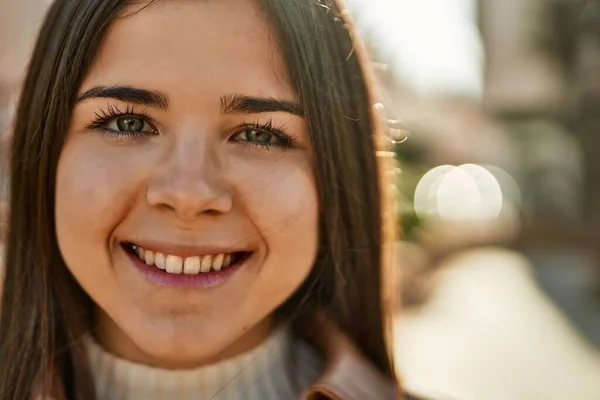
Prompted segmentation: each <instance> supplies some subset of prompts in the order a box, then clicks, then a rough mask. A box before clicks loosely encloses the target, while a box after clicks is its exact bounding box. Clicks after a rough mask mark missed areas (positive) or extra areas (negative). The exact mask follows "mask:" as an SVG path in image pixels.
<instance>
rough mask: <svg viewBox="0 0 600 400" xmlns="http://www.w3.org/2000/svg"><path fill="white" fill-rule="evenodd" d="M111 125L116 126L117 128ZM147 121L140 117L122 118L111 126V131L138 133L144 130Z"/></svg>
mask: <svg viewBox="0 0 600 400" xmlns="http://www.w3.org/2000/svg"><path fill="white" fill-rule="evenodd" d="M111 125H116V126H115V127H113V126H111ZM145 126H146V121H144V120H143V119H141V118H139V117H132V116H131V117H130V116H128V117H120V118H117V119H115V120H114V121H113V123H111V124H110V125H109V129H113V130H116V131H120V132H131V133H138V132H142V131H143V130H144V127H145Z"/></svg>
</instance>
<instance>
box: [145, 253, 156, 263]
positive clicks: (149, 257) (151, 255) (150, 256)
mask: <svg viewBox="0 0 600 400" xmlns="http://www.w3.org/2000/svg"><path fill="white" fill-rule="evenodd" d="M144 261H146V264H147V265H154V252H153V251H151V250H146V251H144Z"/></svg>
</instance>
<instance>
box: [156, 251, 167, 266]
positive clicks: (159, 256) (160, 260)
mask: <svg viewBox="0 0 600 400" xmlns="http://www.w3.org/2000/svg"><path fill="white" fill-rule="evenodd" d="M166 261H167V260H166V259H165V255H164V254H163V253H159V252H156V253H155V254H154V264H156V266H157V267H158V268H159V269H165V263H166Z"/></svg>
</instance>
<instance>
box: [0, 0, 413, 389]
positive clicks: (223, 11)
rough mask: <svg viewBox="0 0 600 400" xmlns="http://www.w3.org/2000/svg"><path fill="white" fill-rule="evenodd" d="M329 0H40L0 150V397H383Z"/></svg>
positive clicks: (376, 212)
mask: <svg viewBox="0 0 600 400" xmlns="http://www.w3.org/2000/svg"><path fill="white" fill-rule="evenodd" d="M368 82H369V79H368V72H367V70H366V60H365V57H364V55H363V51H362V49H361V47H360V46H359V44H358V43H357V42H356V41H355V40H354V39H353V32H352V30H351V29H350V27H349V25H348V21H347V18H346V16H345V14H344V13H343V12H342V8H341V7H340V5H338V4H335V3H333V2H325V1H320V2H319V1H305V0H261V1H259V0H218V1H183V0H169V1H167V0H158V1H151V2H149V1H144V2H140V1H130V2H127V1H125V0H86V1H69V0H60V1H56V2H55V3H54V4H53V5H52V6H51V8H50V11H49V13H48V15H47V18H46V21H45V24H44V26H43V28H42V30H41V33H40V35H39V39H38V42H37V45H36V47H35V50H34V54H33V58H32V61H31V65H30V69H29V72H28V75H27V78H26V81H25V86H24V90H23V94H22V97H21V100H20V106H19V110H18V115H17V121H16V126H15V133H14V139H13V144H12V154H11V157H12V159H11V171H10V173H11V177H12V180H11V190H10V217H9V233H8V241H7V248H6V272H5V276H4V287H3V295H2V296H3V297H2V314H1V321H0V344H1V346H0V358H1V359H2V360H10V361H9V362H2V363H0V364H1V365H0V398H2V399H19V400H20V399H26V398H31V397H32V396H34V397H35V396H41V397H42V398H55V399H69V400H71V399H86V400H88V399H101V400H102V399H154V398H164V399H175V398H177V399H185V398H189V399H192V398H193V399H209V398H215V399H221V398H222V399H245V398H249V399H295V398H305V399H323V398H324V399H391V398H404V396H403V395H402V394H401V390H400V389H399V387H398V385H397V383H396V381H395V373H394V368H393V364H392V361H391V358H390V351H389V348H388V347H389V346H388V345H387V341H386V339H387V336H386V329H387V323H388V314H387V313H386V311H385V309H386V307H384V306H385V304H384V297H385V293H384V292H385V290H384V284H387V283H388V282H387V278H384V266H385V265H388V264H390V263H389V261H390V260H388V259H387V258H386V256H385V255H384V252H385V251H386V249H387V247H386V246H385V244H386V243H387V240H389V239H391V235H390V231H391V230H390V229H387V228H385V227H384V222H383V221H384V220H393V218H384V217H383V216H382V215H383V212H384V210H385V207H384V205H385V204H387V200H386V197H387V194H386V193H385V190H384V189H385V188H387V187H388V186H387V185H385V184H382V183H381V179H382V166H381V165H380V162H379V161H378V159H377V157H376V153H377V149H378V141H379V140H380V139H379V136H378V135H379V130H378V128H377V121H376V116H375V115H374V114H373V111H372V104H374V101H373V97H372V93H371V88H370V85H369V83H368Z"/></svg>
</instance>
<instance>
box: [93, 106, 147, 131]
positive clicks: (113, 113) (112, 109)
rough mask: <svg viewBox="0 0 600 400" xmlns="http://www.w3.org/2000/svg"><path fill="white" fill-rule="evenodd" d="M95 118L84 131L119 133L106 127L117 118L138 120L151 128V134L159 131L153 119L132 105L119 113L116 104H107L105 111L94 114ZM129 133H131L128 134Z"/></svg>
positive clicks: (101, 110)
mask: <svg viewBox="0 0 600 400" xmlns="http://www.w3.org/2000/svg"><path fill="white" fill-rule="evenodd" d="M95 115H96V118H95V119H94V121H92V122H91V123H90V124H88V125H87V126H86V129H100V130H103V131H110V132H113V133H115V134H116V133H119V131H115V130H113V129H108V128H107V126H108V124H110V123H111V122H112V121H114V120H116V119H118V118H125V117H133V118H140V119H142V120H143V121H144V122H145V123H147V124H148V125H149V126H150V127H151V128H152V132H154V133H158V132H159V129H158V127H157V125H156V123H155V122H154V121H153V119H152V118H151V117H150V116H149V115H148V114H147V113H146V112H145V111H144V110H141V111H137V110H136V109H135V108H134V107H133V106H132V105H130V104H128V105H127V108H126V109H125V111H121V110H120V109H119V107H118V105H116V104H108V105H107V108H106V110H104V109H100V111H99V112H96V113H95ZM130 133H131V132H130ZM139 134H149V132H147V131H146V132H144V131H142V132H139Z"/></svg>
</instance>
